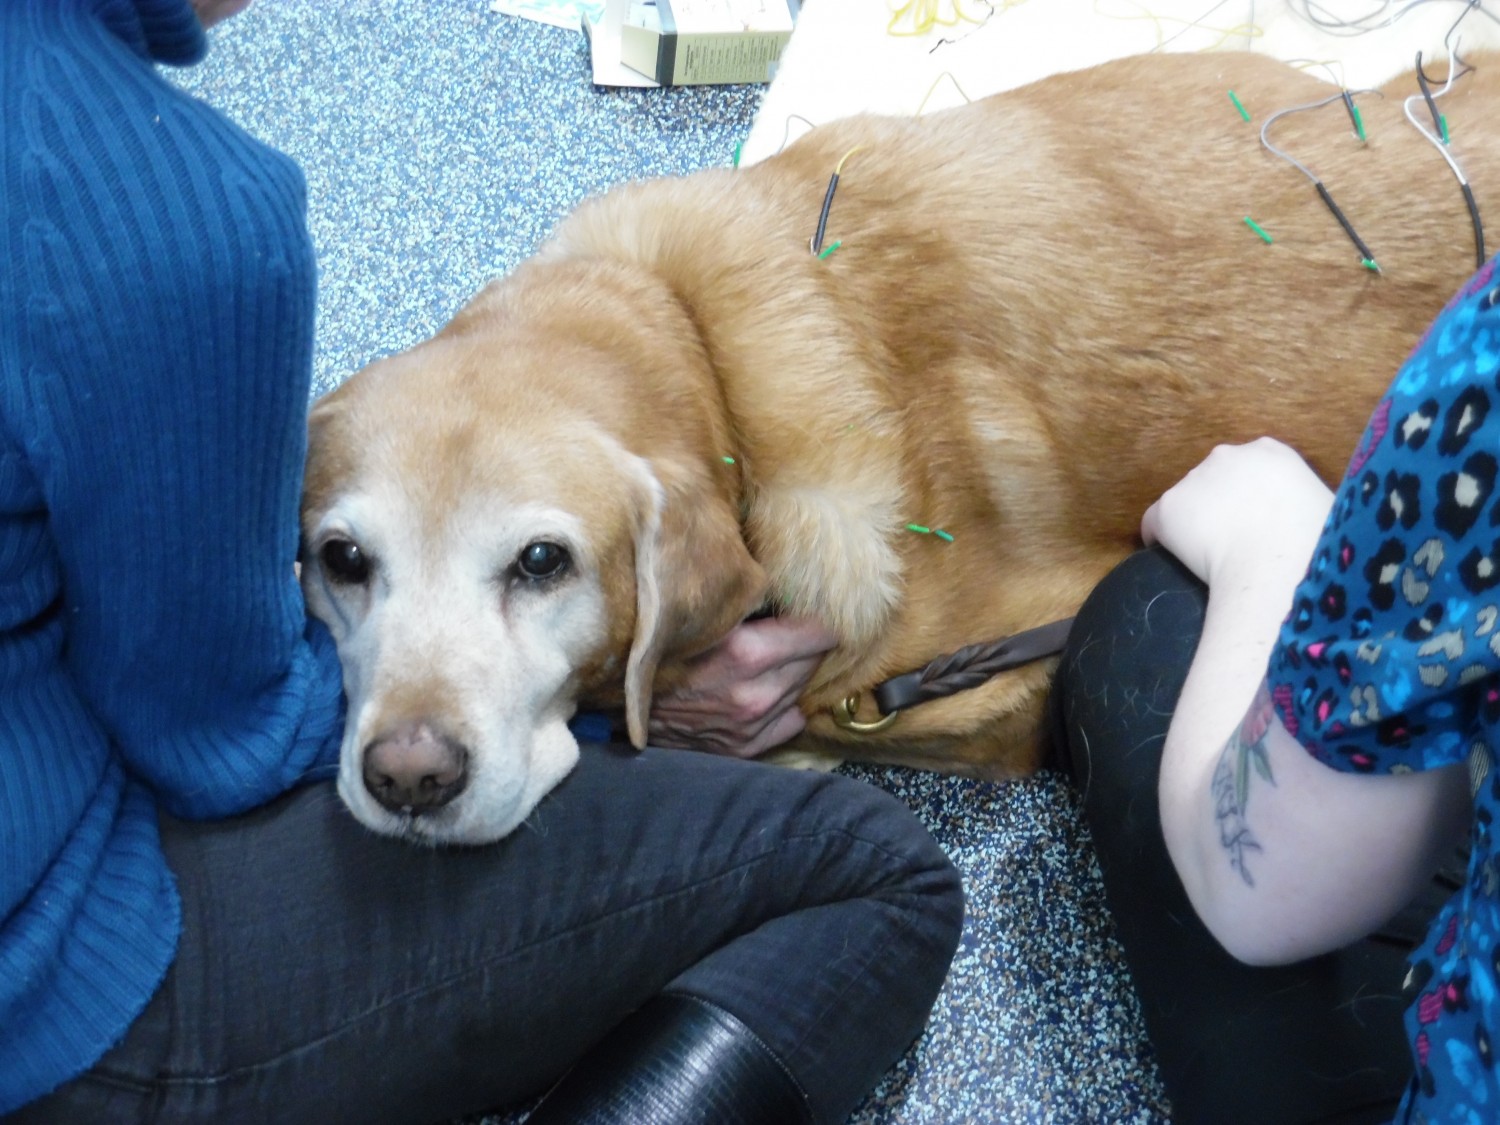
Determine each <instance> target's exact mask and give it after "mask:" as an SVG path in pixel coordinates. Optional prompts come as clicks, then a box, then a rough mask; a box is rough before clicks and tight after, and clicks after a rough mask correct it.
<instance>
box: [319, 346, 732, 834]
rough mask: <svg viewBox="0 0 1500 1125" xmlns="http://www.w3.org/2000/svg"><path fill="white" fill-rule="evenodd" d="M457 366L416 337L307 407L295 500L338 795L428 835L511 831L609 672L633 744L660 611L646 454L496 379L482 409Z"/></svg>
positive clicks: (471, 380)
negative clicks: (336, 668)
mask: <svg viewBox="0 0 1500 1125" xmlns="http://www.w3.org/2000/svg"><path fill="white" fill-rule="evenodd" d="M470 356H471V351H470V349H468V347H467V345H466V342H464V341H459V342H458V343H454V342H452V341H444V340H439V341H433V342H429V343H428V344H427V345H424V346H423V347H422V348H419V349H417V350H416V351H415V352H412V353H406V354H403V355H401V356H396V357H393V358H391V359H388V360H384V361H381V362H380V363H377V364H375V365H373V366H372V367H371V368H370V369H367V370H366V371H365V372H363V373H361V376H360V377H359V378H358V379H356V380H353V381H351V384H349V385H348V386H346V388H344V389H342V390H341V391H340V392H336V393H335V394H334V395H332V396H330V397H329V398H328V399H325V400H324V401H323V402H320V403H319V404H318V405H317V406H316V407H315V408H314V411H313V415H312V418H311V425H310V445H311V449H310V456H309V473H308V487H307V492H306V495H305V497H304V505H303V549H302V554H303V569H302V584H303V589H304V592H305V596H306V599H307V605H308V609H309V611H310V612H311V613H312V614H313V616H315V617H317V618H319V619H320V620H322V621H323V622H325V623H326V624H327V625H328V627H329V629H330V631H331V632H332V634H333V637H334V639H335V641H336V642H337V645H338V650H339V657H340V660H341V661H342V664H343V669H344V686H345V694H346V696H347V698H348V706H349V713H348V720H347V725H346V729H345V734H344V741H343V746H342V751H341V757H340V768H339V781H338V788H339V793H340V795H341V796H342V798H343V800H344V801H345V803H346V804H347V805H348V807H349V808H350V810H351V811H352V812H353V813H354V815H355V816H356V817H357V818H358V819H359V820H360V821H362V822H363V823H364V824H366V825H368V826H369V827H371V828H373V829H375V830H376V831H379V832H382V833H385V834H389V835H397V836H402V837H406V838H409V839H413V840H418V841H425V842H430V843H457V844H480V843H486V842H490V841H493V840H497V839H499V838H501V837H503V836H505V835H506V834H508V833H509V832H511V831H512V830H514V829H515V828H516V827H517V826H519V825H520V824H521V823H522V822H523V821H524V820H525V819H526V818H527V816H528V815H530V813H531V811H532V810H533V809H534V808H535V806H536V804H537V802H538V801H540V800H541V799H542V797H544V796H545V795H546V794H547V793H548V792H549V791H551V790H552V789H553V787H555V786H556V785H557V784H558V783H559V782H560V781H561V780H562V779H563V778H564V777H565V776H566V775H567V774H568V772H569V771H570V770H571V769H572V768H573V766H574V764H575V763H576V762H577V759H578V753H579V751H578V745H577V742H576V740H575V739H574V737H573V735H572V733H571V732H570V730H569V729H568V721H569V720H570V719H571V718H572V717H573V715H574V713H575V711H576V709H577V706H578V701H579V699H580V696H581V695H583V694H584V693H586V692H587V691H588V689H589V688H590V687H591V686H592V685H596V684H600V683H610V682H613V683H615V684H616V685H618V682H619V681H620V680H621V679H623V681H624V683H625V691H626V700H625V701H626V702H627V704H628V705H627V718H628V720H629V723H630V727H631V733H632V738H633V740H634V741H635V742H636V743H637V744H638V745H639V744H641V743H643V742H644V725H645V714H646V712H647V710H648V709H649V706H650V690H651V683H652V679H653V677H654V674H655V671H656V666H657V663H658V661H659V660H660V657H661V655H662V651H663V646H664V645H666V644H668V643H669V642H670V640H671V637H670V636H669V634H671V633H672V632H673V626H672V621H673V620H674V618H675V616H678V615H677V614H675V613H674V610H673V607H672V606H671V605H669V604H667V602H666V601H665V600H664V599H663V597H662V595H661V584H660V581H659V579H660V577H661V574H662V571H663V567H664V565H670V564H664V562H663V560H662V559H660V558H659V546H660V543H661V540H662V536H661V530H662V517H663V511H664V508H665V505H666V501H667V492H666V489H664V487H663V485H662V483H661V482H660V481H659V480H658V479H657V474H656V471H655V469H654V468H653V466H652V464H651V463H650V462H648V461H647V460H645V459H644V458H642V457H640V456H637V455H636V454H634V453H632V452H630V451H629V450H627V449H625V448H624V447H623V445H622V444H621V443H620V441H619V440H618V439H617V438H616V437H615V436H613V435H612V434H611V433H610V431H609V430H608V428H607V427H606V426H604V425H602V424H601V423H600V422H599V421H597V420H596V418H595V417H591V416H590V411H588V410H582V411H566V410H564V411H559V410H558V409H557V405H556V403H555V402H552V401H549V402H547V403H545V404H541V405H537V404H532V403H528V402H527V401H525V399H524V396H517V395H516V394H515V393H514V387H513V385H512V389H511V390H510V391H508V392H506V393H505V394H504V396H503V405H497V403H496V402H495V401H492V400H486V399H485V395H486V393H487V390H486V388H487V387H488V386H490V383H489V381H488V380H484V379H481V378H477V377H476V376H477V375H479V374H482V371H476V370H474V369H471V368H470V367H469V364H468V361H469V358H470ZM578 362H579V363H580V364H582V363H586V362H587V360H586V359H585V360H579V361H578ZM351 402H357V404H358V406H357V408H353V407H351V405H350V404H351ZM393 414H395V415H399V416H401V417H402V419H403V425H401V426H399V427H392V426H389V425H385V424H384V419H386V418H388V417H391V416H392V415H393ZM734 530H735V533H736V537H735V546H736V548H737V549H738V550H740V551H741V552H742V551H743V548H742V547H740V546H739V542H738V538H737V527H736V528H735V529H734ZM751 566H752V567H753V564H751ZM752 578H753V579H754V580H755V581H753V582H752V586H754V587H755V589H754V590H753V591H751V592H750V593H749V594H748V595H747V594H746V593H743V592H742V593H740V594H739V597H740V599H741V600H743V599H745V598H746V597H747V596H749V597H754V596H758V586H759V582H758V579H759V571H758V569H754V570H753V574H752ZM744 609H745V607H743V606H739V607H736V608H733V609H732V610H731V612H733V613H743V612H744ZM706 616H708V617H711V618H712V619H713V622H714V623H713V624H712V626H711V627H712V628H713V629H722V628H726V627H727V624H723V623H721V622H720V621H719V620H718V615H716V614H715V615H706ZM615 698H616V699H617V700H618V698H619V693H618V687H616V689H615Z"/></svg>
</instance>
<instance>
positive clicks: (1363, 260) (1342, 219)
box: [1260, 90, 1380, 273]
mask: <svg viewBox="0 0 1500 1125" xmlns="http://www.w3.org/2000/svg"><path fill="white" fill-rule="evenodd" d="M1348 93H1349V91H1344V90H1340V91H1339V92H1338V93H1337V94H1333V95H1331V96H1329V97H1326V98H1324V99H1323V100H1322V101H1318V102H1309V103H1307V104H1306V105H1294V106H1292V107H1291V108H1290V109H1283V110H1278V111H1277V112H1276V113H1273V114H1271V116H1270V117H1268V118H1266V120H1265V124H1263V125H1262V126H1261V127H1260V143H1261V144H1262V145H1264V146H1265V147H1266V150H1267V151H1268V152H1270V153H1271V154H1272V155H1273V156H1277V157H1280V158H1281V159H1282V160H1285V161H1286V162H1287V163H1288V164H1290V165H1291V166H1292V167H1293V168H1295V169H1297V171H1299V172H1301V173H1302V174H1303V175H1304V176H1306V177H1307V178H1308V179H1309V180H1311V181H1312V185H1313V187H1315V188H1317V189H1318V197H1319V198H1320V199H1322V200H1323V203H1324V204H1325V205H1326V206H1327V208H1328V210H1330V211H1332V212H1333V217H1334V218H1335V219H1337V220H1338V221H1339V226H1341V227H1343V228H1344V233H1345V234H1347V235H1348V236H1349V241H1350V242H1352V243H1354V248H1355V249H1356V250H1358V251H1359V261H1360V264H1361V265H1363V266H1364V267H1365V268H1366V269H1371V270H1374V271H1375V272H1377V273H1379V272H1380V266H1379V265H1378V264H1377V263H1376V261H1375V255H1374V254H1372V253H1370V248H1369V247H1368V246H1366V245H1365V240H1364V239H1362V238H1360V237H1359V232H1358V231H1356V230H1355V229H1354V224H1353V223H1351V222H1350V221H1349V218H1348V216H1347V215H1345V214H1344V212H1343V210H1342V209H1340V207H1339V205H1338V204H1337V203H1335V202H1334V201H1333V196H1332V195H1331V194H1329V191H1328V189H1327V188H1326V187H1324V186H1323V181H1322V180H1320V179H1318V177H1317V176H1316V175H1315V174H1314V173H1313V171H1312V169H1311V168H1309V167H1308V166H1307V165H1306V164H1303V163H1302V161H1300V160H1298V159H1297V158H1296V157H1295V156H1292V155H1291V154H1290V153H1287V152H1284V151H1282V150H1281V149H1279V148H1277V147H1276V146H1275V145H1273V144H1272V143H1271V139H1270V137H1269V136H1268V135H1267V134H1268V133H1269V132H1270V129H1271V126H1272V125H1274V124H1275V123H1276V122H1277V121H1279V120H1280V119H1281V118H1283V117H1285V116H1287V115H1288V114H1291V113H1302V112H1303V111H1305V110H1310V109H1322V108H1323V107H1324V106H1325V105H1331V104H1332V103H1334V102H1336V101H1339V100H1340V99H1342V98H1344V97H1345V96H1347V95H1348ZM1353 93H1356V94H1378V93H1379V91H1378V90H1355V91H1353Z"/></svg>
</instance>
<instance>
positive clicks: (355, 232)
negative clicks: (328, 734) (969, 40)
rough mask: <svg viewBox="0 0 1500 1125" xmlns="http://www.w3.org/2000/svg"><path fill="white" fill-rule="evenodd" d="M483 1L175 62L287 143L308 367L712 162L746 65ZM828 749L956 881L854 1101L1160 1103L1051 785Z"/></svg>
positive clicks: (469, 290)
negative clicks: (903, 1025) (698, 68)
mask: <svg viewBox="0 0 1500 1125" xmlns="http://www.w3.org/2000/svg"><path fill="white" fill-rule="evenodd" d="M814 2H816V0H814ZM872 2H873V0H872ZM487 9H488V4H487V2H486V0H405V2H402V0H347V2H343V3H336V2H334V0H259V3H258V4H256V5H253V6H252V7H251V8H250V10H249V11H248V12H247V13H246V14H245V15H243V16H240V17H238V18H236V19H235V20H232V21H230V22H229V23H227V24H225V25H223V27H222V28H221V29H220V30H218V31H216V32H215V42H214V49H213V52H212V56H211V58H210V60H209V62H208V63H206V64H205V65H203V66H201V67H199V68H196V69H195V70H193V71H190V72H187V73H186V74H183V75H182V76H181V77H180V81H182V82H183V84H184V85H186V86H188V87H189V88H191V89H193V90H195V91H196V92H198V93H199V94H201V95H202V96H203V97H205V98H207V99H208V100H209V101H211V102H213V103H214V104H216V105H218V106H219V107H221V108H222V109H223V110H224V111H225V112H226V113H227V114H228V115H229V116H231V117H233V118H234V119H235V120H237V121H239V122H240V123H241V124H243V125H244V126H246V127H247V128H248V129H249V130H250V131H251V132H252V133H254V134H256V135H257V136H259V137H261V138H263V139H264V140H266V141H267V142H269V143H271V144H273V145H275V146H277V147H278V148H281V149H283V150H284V151H286V152H289V153H291V154H292V155H293V156H294V157H296V158H297V159H298V160H299V161H301V163H302V164H303V166H304V168H305V169H306V172H307V180H308V188H309V205H310V210H311V221H312V228H313V234H314V237H315V239H316V241H317V247H318V253H319V256H320V260H321V263H322V275H321V298H320V300H321V305H320V325H319V336H318V353H317V361H316V362H317V366H316V388H317V390H318V391H320V392H321V391H326V390H328V389H329V388H331V387H333V386H335V385H337V384H338V383H339V382H340V381H342V380H343V379H345V378H346V377H347V376H349V375H350V374H351V373H352V372H354V371H355V370H356V369H357V368H358V367H360V366H361V365H362V364H364V363H365V362H367V361H369V360H370V359H372V358H374V357H376V356H379V355H382V354H385V353H388V352H391V351H395V350H398V349H400V348H403V347H406V346H408V345H410V344H413V343H415V342H416V341H418V340H420V339H422V338H423V337H425V336H427V335H430V334H431V333H432V332H434V331H435V330H436V329H437V328H438V327H439V326H440V325H441V324H442V323H443V322H444V321H445V320H447V318H448V317H449V316H451V315H452V314H453V313H454V312H455V311H456V310H457V309H458V307H459V306H460V305H461V304H462V303H463V302H464V301H465V300H466V299H467V298H468V297H469V296H471V295H472V294H473V293H474V292H475V291H477V290H478V289H479V288H480V287H481V285H483V284H484V282H486V281H487V280H489V279H490V278H492V277H494V276H496V275H498V274H501V273H504V272H506V271H507V270H509V269H510V268H511V267H512V266H514V265H515V264H516V263H517V262H518V261H520V260H521V259H522V258H523V257H524V256H525V255H527V254H528V253H530V251H531V250H532V249H534V248H535V246H536V245H537V243H538V242H539V241H540V240H541V238H542V237H543V236H544V235H545V234H546V233H547V232H548V231H549V230H550V229H551V227H552V225H553V224H554V223H555V222H556V221H557V219H558V218H559V217H560V216H561V215H563V214H564V213H565V212H566V211H568V210H569V209H570V208H571V207H572V206H573V205H574V204H576V203H577V202H578V201H579V200H580V199H582V198H583V197H584V196H585V195H587V194H591V193H594V192H597V191H600V190H602V189H604V188H606V187H608V186H609V185H611V184H614V183H617V182H619V181H622V180H627V179H638V178H642V177H645V176H653V175H663V174H675V173H684V172H690V171H692V170H694V169H697V168H701V167H706V166H709V165H715V164H719V165H722V164H728V163H730V162H731V160H732V154H733V151H734V146H735V143H736V142H737V141H738V140H740V139H741V138H742V137H743V136H744V135H745V134H746V132H747V131H748V130H749V127H750V123H751V119H752V118H753V116H754V113H755V110H756V107H757V105H758V103H759V98H760V93H761V92H760V90H759V89H758V88H753V87H729V88H705V87H699V88H693V89H682V90H652V91H627V92H613V91H604V90H598V89H596V88H595V87H594V86H593V85H592V84H591V82H590V80H589V70H588V63H587V55H586V52H585V49H584V45H583V40H582V37H581V36H580V35H578V34H577V33H572V32H567V31H561V30H557V29H554V28H548V27H543V26H540V25H537V24H532V23H527V22H524V21H521V20H517V19H514V18H512V17H507V16H499V15H493V14H491V13H490V12H489V11H488V10H487ZM849 772H853V773H856V774H857V775H858V776H860V777H863V778H865V779H866V780H868V781H869V782H871V783H872V784H876V785H880V786H882V787H884V788H886V789H889V790H891V791H892V792H894V793H896V794H897V795H898V796H900V797H901V798H903V799H904V800H906V801H907V802H908V803H909V804H911V806H912V807H913V808H915V809H916V810H917V811H918V812H919V814H920V815H921V816H922V817H923V819H924V820H925V821H926V822H927V824H928V825H929V827H930V828H931V829H932V831H933V833H934V834H935V835H936V837H937V838H938V840H939V841H940V842H941V843H942V844H943V845H944V846H945V847H946V848H947V849H948V851H949V853H950V854H951V855H952V856H953V858H954V860H955V862H957V864H958V865H959V867H960V868H961V869H962V870H963V872H964V875H965V878H966V882H967V886H968V893H969V918H968V923H967V927H966V931H965V935H964V940H963V945H962V947H961V948H960V949H959V952H958V957H957V959H956V960H955V962H954V965H953V971H952V974H951V975H950V978H949V981H948V984H947V986H946V987H945V989H944V991H943V994H942V996H941V997H940V998H939V1000H938V1003H937V1007H936V1009H935V1011H934V1012H933V1016H932V1021H931V1024H930V1026H929V1028H928V1030H927V1032H926V1034H925V1035H924V1036H923V1037H922V1038H921V1039H920V1040H919V1041H918V1042H917V1044H916V1045H915V1046H914V1047H913V1048H912V1050H911V1051H910V1052H909V1053H908V1054H907V1056H906V1057H905V1058H904V1059H903V1060H902V1061H901V1063H900V1064H899V1065H898V1066H897V1068H896V1069H895V1070H894V1071H893V1072H892V1073H891V1074H890V1075H889V1076H888V1077H887V1079H886V1081H885V1082H884V1083H882V1085H881V1086H880V1087H879V1089H877V1090H876V1091H875V1092H874V1093H873V1094H872V1095H871V1097H870V1098H869V1099H868V1101H867V1102H866V1103H865V1105H864V1106H863V1107H861V1109H860V1110H859V1111H858V1112H857V1113H856V1115H855V1117H854V1119H853V1121H854V1122H857V1123H859V1125H908V1123H918V1122H923V1123H939V1125H949V1123H954V1125H957V1123H962V1122H977V1123H989V1122H1058V1123H1070V1122H1078V1123H1095V1122H1109V1123H1114V1122H1157V1121H1163V1120H1165V1119H1166V1117H1167V1113H1166V1099H1165V1095H1164V1094H1163V1092H1162V1089H1161V1086H1160V1082H1159V1080H1158V1078H1157V1074H1156V1070H1155V1065H1154V1063H1153V1061H1152V1057H1151V1053H1150V1048H1149V1046H1148V1045H1147V1044H1146V1041H1145V1037H1144V1032H1143V1029H1142V1025H1141V1021H1140V1014H1139V1010H1138V1007H1137V1004H1136V1001H1135V997H1134V994H1133V993H1132V991H1131V988H1130V983H1129V980H1128V978H1127V976H1126V975H1125V970H1124V967H1123V963H1122V961H1121V957H1120V952H1119V949H1118V947H1117V946H1116V945H1115V944H1114V941H1113V938H1112V936H1111V923H1110V920H1109V917H1108V914H1107V911H1106V908H1105V905H1104V894H1103V888H1102V886H1101V884H1100V881H1099V874H1098V869H1097V867H1096V865H1095V863H1094V858H1093V854H1092V849H1091V845H1090V843H1089V840H1088V836H1087V833H1086V831H1085V830H1084V828H1083V826H1082V824H1081V821H1080V819H1079V816H1078V812H1077V808H1076V799H1075V795H1074V794H1073V792H1072V790H1071V789H1070V787H1069V786H1068V785H1067V784H1065V783H1064V782H1063V781H1061V780H1060V779H1059V778H1057V777H1055V776H1054V775H1051V774H1042V775H1040V776H1039V777H1037V778H1035V779H1032V780H1028V781H1024V782H1012V783H1007V784H986V783H978V782H972V781H963V780H958V779H953V778H945V777H937V776H934V775H930V774H924V773H917V772H911V771H902V770H884V769H880V770H876V769H855V770H850V771H849ZM501 1065H503V1064H501ZM520 1118H521V1113H520V1111H516V1112H506V1113H500V1114H499V1115H498V1116H496V1117H493V1118H490V1119H488V1120H489V1121H491V1122H492V1123H495V1125H498V1123H501V1122H504V1123H507V1125H508V1123H510V1122H513V1121H519V1120H520ZM642 1125H649V1123H642Z"/></svg>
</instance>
